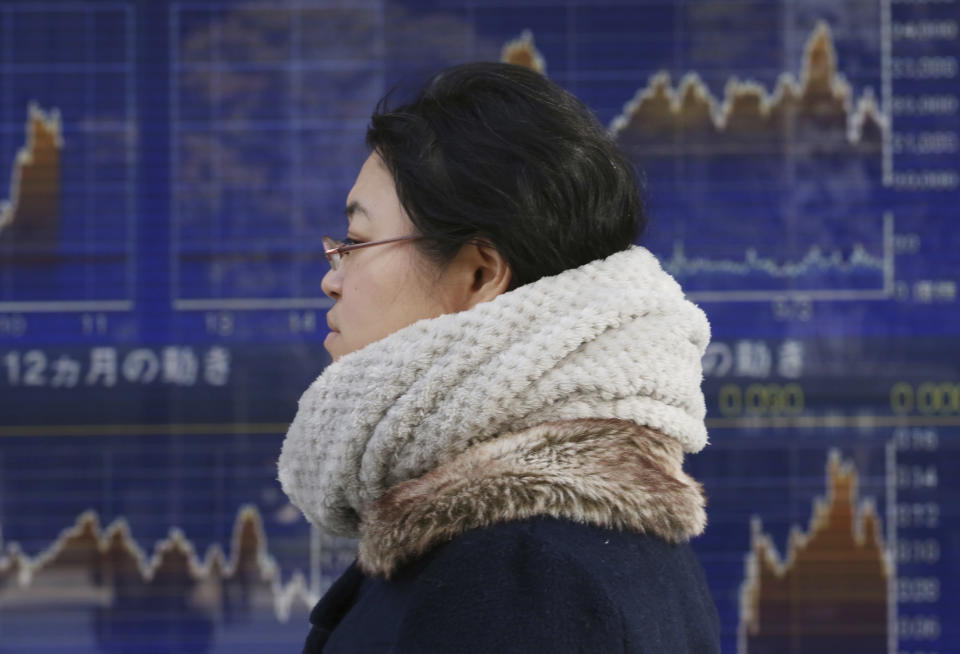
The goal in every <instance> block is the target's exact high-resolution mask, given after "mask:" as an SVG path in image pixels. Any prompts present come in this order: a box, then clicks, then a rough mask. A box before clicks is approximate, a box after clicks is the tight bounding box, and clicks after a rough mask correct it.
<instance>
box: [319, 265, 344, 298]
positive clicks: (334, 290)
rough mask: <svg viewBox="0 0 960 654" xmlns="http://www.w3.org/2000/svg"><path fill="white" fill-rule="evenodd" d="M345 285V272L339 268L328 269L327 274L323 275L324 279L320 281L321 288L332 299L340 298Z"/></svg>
mask: <svg viewBox="0 0 960 654" xmlns="http://www.w3.org/2000/svg"><path fill="white" fill-rule="evenodd" d="M342 286H343V273H341V272H340V271H339V270H334V269H333V268H331V269H330V270H328V271H327V274H326V275H324V276H323V279H322V280H321V281H320V288H322V289H323V292H324V293H326V294H327V296H328V297H329V298H330V299H331V300H339V299H340V291H341V289H342Z"/></svg>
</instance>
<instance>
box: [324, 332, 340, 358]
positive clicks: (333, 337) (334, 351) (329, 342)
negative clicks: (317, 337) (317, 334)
mask: <svg viewBox="0 0 960 654" xmlns="http://www.w3.org/2000/svg"><path fill="white" fill-rule="evenodd" d="M340 340H341V339H340V332H330V333H329V334H327V336H326V338H324V339H323V347H324V349H325V350H326V351H327V352H328V353H329V354H330V356H331V357H333V360H334V361H336V360H337V359H339V358H340V356H341V354H342V353H341V352H340V347H338V346H339V345H340Z"/></svg>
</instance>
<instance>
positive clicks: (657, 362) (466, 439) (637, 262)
mask: <svg viewBox="0 0 960 654" xmlns="http://www.w3.org/2000/svg"><path fill="white" fill-rule="evenodd" d="M709 338H710V327H709V324H708V323H707V319H706V317H705V316H704V314H703V312H702V311H701V310H700V309H699V308H697V307H696V306H695V305H694V304H692V303H691V302H689V301H688V300H686V299H685V298H684V295H683V291H682V290H681V288H680V286H679V285H678V284H677V282H676V281H674V279H673V278H672V277H670V275H668V274H667V273H666V272H664V271H663V270H662V269H661V267H660V264H659V263H658V262H657V260H656V258H655V257H654V256H653V255H652V254H650V252H648V251H647V250H646V249H644V248H642V247H638V246H634V247H631V248H630V249H628V250H624V251H622V252H618V253H616V254H613V255H611V256H609V257H607V258H606V259H602V260H596V261H592V262H590V263H588V264H586V265H583V266H581V267H579V268H574V269H570V270H566V271H564V272H562V273H560V274H559V275H555V276H553V277H546V278H543V279H540V280H538V281H536V282H533V283H531V284H527V285H525V286H521V287H519V288H517V289H515V290H513V291H510V292H508V293H504V294H502V295H500V296H498V297H496V298H495V299H493V300H492V301H490V302H484V303H481V304H478V305H476V306H475V307H473V308H472V309H469V310H467V311H463V312H460V313H455V314H448V315H443V316H440V317H437V318H431V319H428V320H421V321H419V322H416V323H414V324H412V325H410V326H408V327H405V328H404V329H401V330H399V331H397V332H394V333H393V334H391V335H389V336H387V337H386V338H384V339H382V340H380V341H377V342H375V343H371V344H370V345H368V346H366V347H364V348H362V349H360V350H358V351H356V352H352V353H350V354H348V355H346V356H343V357H341V358H340V359H339V360H338V361H337V362H335V363H333V364H331V365H329V366H327V368H326V369H325V370H324V371H323V374H321V375H320V377H318V378H317V379H316V381H314V382H313V384H311V385H310V387H309V388H308V389H307V390H306V391H305V392H304V394H303V396H302V397H301V398H300V403H299V408H298V411H297V414H296V416H295V417H294V419H293V423H292V424H291V425H290V429H289V431H288V432H287V436H286V439H285V440H284V442H283V449H282V451H281V453H280V461H279V473H280V482H281V484H282V485H283V490H284V491H285V492H286V493H287V495H288V496H289V497H290V500H291V501H292V502H293V503H294V504H295V505H296V506H297V507H299V508H300V510H302V511H303V513H304V514H305V515H306V517H307V518H308V519H309V520H310V521H311V522H313V523H314V524H316V525H318V526H320V527H322V528H323V529H325V530H326V531H328V532H330V533H334V534H338V535H343V536H356V535H357V532H358V525H359V522H360V518H361V516H362V515H363V514H364V513H365V512H366V511H367V510H368V509H369V507H370V506H371V505H372V504H373V502H375V501H376V500H377V499H379V498H380V497H381V496H382V495H383V493H384V492H385V491H386V490H387V489H389V488H390V487H391V486H393V485H394V484H397V483H399V482H402V481H406V480H409V479H413V478H416V477H419V476H421V475H423V474H424V473H425V472H427V471H429V470H431V469H433V468H434V467H436V466H437V465H438V464H439V463H441V462H444V461H447V460H449V459H451V458H452V457H454V456H456V455H457V454H459V453H461V452H463V451H464V450H466V449H467V448H468V447H470V446H471V445H474V444H476V443H480V442H482V441H486V440H488V439H491V438H494V437H496V436H497V435H499V434H503V433H506V432H511V431H517V430H520V429H525V428H528V427H531V426H533V425H536V424H540V423H543V422H547V421H552V420H562V419H569V418H620V419H626V420H633V421H635V422H636V423H638V424H641V425H646V426H649V427H651V428H653V429H656V430H658V431H660V432H662V433H664V434H666V435H667V436H671V437H673V438H675V439H677V441H679V442H680V444H681V445H682V446H683V449H685V450H686V451H688V452H697V451H699V450H700V449H702V448H703V446H704V445H706V442H707V434H706V428H705V427H704V422H703V419H704V416H705V413H706V409H705V405H704V399H703V393H702V392H701V390H700V382H701V377H702V373H701V366H700V358H701V357H702V356H703V353H704V350H705V348H706V346H707V342H708V340H709Z"/></svg>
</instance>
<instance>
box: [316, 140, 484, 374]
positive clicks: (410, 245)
mask: <svg viewBox="0 0 960 654" xmlns="http://www.w3.org/2000/svg"><path fill="white" fill-rule="evenodd" d="M347 217H348V220H349V229H348V231H347V236H348V237H349V238H351V239H353V240H355V241H358V242H365V241H379V240H382V239H387V238H392V237H395V236H405V235H408V234H413V233H414V227H413V223H411V222H410V219H409V218H408V217H407V214H406V212H405V211H404V210H403V208H402V207H401V205H400V200H399V198H398V197H397V189H396V186H395V185H394V182H393V177H392V176H391V175H390V172H389V171H388V170H387V167H386V165H385V164H384V163H383V160H382V159H381V158H380V156H379V155H378V154H377V153H373V154H371V155H370V157H368V158H367V161H366V163H364V164H363V167H362V168H361V169H360V174H359V175H358V176H357V180H356V182H354V185H353V188H352V189H351V190H350V193H349V194H348V195H347ZM446 272H447V269H444V270H443V271H441V270H439V269H437V268H436V266H435V264H433V263H432V262H430V261H428V260H426V259H425V258H424V256H423V255H422V254H421V253H420V251H419V250H418V249H417V247H416V245H414V242H412V241H399V242H396V243H386V244H383V245H377V246H373V247H370V248H361V249H359V250H354V251H352V252H349V253H347V254H345V255H343V260H342V261H341V263H340V266H339V268H338V269H337V270H330V271H329V272H328V273H327V274H326V275H324V277H323V283H322V288H323V292H324V293H326V294H327V295H328V296H330V298H331V299H333V300H334V305H333V308H331V309H330V311H329V312H328V313H327V324H328V325H329V326H330V334H329V335H328V336H327V338H326V340H325V341H324V343H323V344H324V347H325V348H326V349H327V351H328V352H329V353H330V355H331V356H332V357H333V359H334V361H336V360H337V359H339V358H340V357H342V356H343V355H344V354H349V353H350V352H353V351H354V350H359V349H360V348H362V347H363V346H365V345H368V344H370V343H372V342H374V341H377V340H380V339H381V338H383V337H384V336H387V335H389V334H391V333H393V332H395V331H397V330H398V329H401V328H403V327H406V326H407V325H410V324H412V323H414V322H416V321H417V320H420V319H422V318H433V317H436V316H439V315H441V314H444V313H452V312H455V311H460V310H461V309H463V308H465V307H464V306H463V305H464V298H463V297H461V295H462V294H461V293H459V292H458V288H457V285H454V284H445V280H444V278H445V273H446Z"/></svg>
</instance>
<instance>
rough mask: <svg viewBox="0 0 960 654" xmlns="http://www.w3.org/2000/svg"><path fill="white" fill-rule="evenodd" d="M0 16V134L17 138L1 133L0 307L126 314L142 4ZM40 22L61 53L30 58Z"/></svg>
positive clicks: (11, 9) (6, 9) (22, 10)
mask: <svg viewBox="0 0 960 654" xmlns="http://www.w3.org/2000/svg"><path fill="white" fill-rule="evenodd" d="M0 18H2V21H3V24H4V26H5V30H6V34H7V35H8V36H9V37H10V38H9V39H8V41H9V43H10V45H8V46H7V49H6V54H5V57H4V59H3V61H2V63H0V74H2V78H3V83H4V86H3V93H2V94H0V133H3V134H4V135H6V134H16V135H18V138H17V139H16V140H8V139H4V140H0V179H3V180H4V181H5V182H7V183H2V184H0V188H2V190H0V312H3V311H6V312H17V313H19V314H26V313H33V312H42V313H50V312H59V311H66V312H74V311H129V310H130V309H131V308H132V306H133V300H132V297H133V288H134V284H135V281H136V280H135V274H134V271H135V263H136V260H135V257H134V254H133V246H134V241H135V227H134V224H135V221H136V171H135V168H136V165H135V161H136V153H135V143H136V141H135V137H136V128H135V121H136V103H135V101H134V99H133V97H134V82H133V77H134V72H135V71H134V68H135V56H134V52H133V36H132V32H133V29H134V24H135V20H134V8H133V7H132V6H130V5H129V4H125V3H101V4H98V5H97V6H96V7H93V6H90V7H86V8H79V7H76V6H67V5H63V4H50V5H47V4H43V3H34V4H31V5H29V6H27V5H25V4H11V5H4V6H3V7H2V8H0ZM107 29H109V32H107V31H105V30H107ZM36 30H43V31H44V33H49V35H50V38H51V39H53V40H54V41H56V42H57V43H58V44H59V46H58V47H59V50H58V57H57V59H56V60H54V61H44V62H37V61H33V60H31V59H30V55H29V54H28V53H29V52H30V50H29V44H28V39H27V35H29V34H30V33H31V31H36ZM108 33H109V36H108V35H107V34H108ZM25 39H26V40H25ZM21 50H23V52H21ZM107 80H109V84H107ZM19 135H22V137H19Z"/></svg>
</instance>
